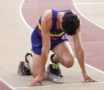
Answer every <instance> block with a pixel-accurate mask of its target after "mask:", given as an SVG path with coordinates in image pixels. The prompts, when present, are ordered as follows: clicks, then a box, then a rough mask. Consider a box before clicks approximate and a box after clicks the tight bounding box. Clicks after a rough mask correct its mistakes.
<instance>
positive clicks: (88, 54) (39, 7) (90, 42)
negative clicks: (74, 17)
mask: <svg viewBox="0 0 104 90" xmlns="http://www.w3.org/2000/svg"><path fill="white" fill-rule="evenodd" d="M68 8H71V9H73V10H75V8H74V6H73V4H72V0H64V1H63V0H60V1H59V2H58V1H56V0H52V1H50V0H25V2H24V5H23V8H22V13H23V16H24V18H25V20H26V22H27V23H28V24H29V25H30V26H31V27H32V28H34V27H35V25H36V24H37V22H38V18H39V17H40V15H41V14H42V13H43V11H44V10H45V9H59V10H61V9H68ZM75 11H76V10H75ZM76 12H77V11H76ZM79 16H80V15H79ZM80 17H81V23H82V26H81V30H82V41H83V44H84V48H85V62H86V63H87V64H89V65H91V66H93V67H96V68H98V69H100V70H102V71H104V55H103V54H104V42H103V41H104V30H103V29H101V28H99V27H97V26H96V25H94V24H93V23H91V22H89V21H87V20H86V19H84V18H83V17H82V16H80Z"/></svg>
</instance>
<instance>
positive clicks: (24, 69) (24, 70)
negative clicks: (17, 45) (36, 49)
mask: <svg viewBox="0 0 104 90" xmlns="http://www.w3.org/2000/svg"><path fill="white" fill-rule="evenodd" d="M28 56H32V54H31V53H27V54H26V55H25V61H20V64H19V66H18V74H19V75H31V72H30V68H29V62H28V58H27V57H28Z"/></svg>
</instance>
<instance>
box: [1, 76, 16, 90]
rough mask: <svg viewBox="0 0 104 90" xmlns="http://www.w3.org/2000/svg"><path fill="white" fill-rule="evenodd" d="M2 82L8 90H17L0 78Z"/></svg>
mask: <svg viewBox="0 0 104 90" xmlns="http://www.w3.org/2000/svg"><path fill="white" fill-rule="evenodd" d="M0 81H1V83H3V84H4V85H6V86H7V87H8V88H10V89H11V90H15V88H14V87H12V86H11V85H10V84H9V83H7V82H6V81H5V80H4V79H2V78H1V77H0Z"/></svg>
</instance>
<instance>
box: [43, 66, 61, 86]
mask: <svg viewBox="0 0 104 90" xmlns="http://www.w3.org/2000/svg"><path fill="white" fill-rule="evenodd" d="M45 79H47V80H50V81H52V82H55V83H57V84H61V83H63V81H61V78H60V71H59V70H58V69H57V70H56V69H54V68H53V64H49V66H48V68H47V71H46V76H45Z"/></svg>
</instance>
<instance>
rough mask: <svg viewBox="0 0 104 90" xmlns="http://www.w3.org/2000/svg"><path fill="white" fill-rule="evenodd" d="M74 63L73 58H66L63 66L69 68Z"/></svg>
mask: <svg viewBox="0 0 104 90" xmlns="http://www.w3.org/2000/svg"><path fill="white" fill-rule="evenodd" d="M73 64H74V58H72V59H68V60H67V61H66V62H64V65H65V67H67V68H70V67H72V66H73Z"/></svg>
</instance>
